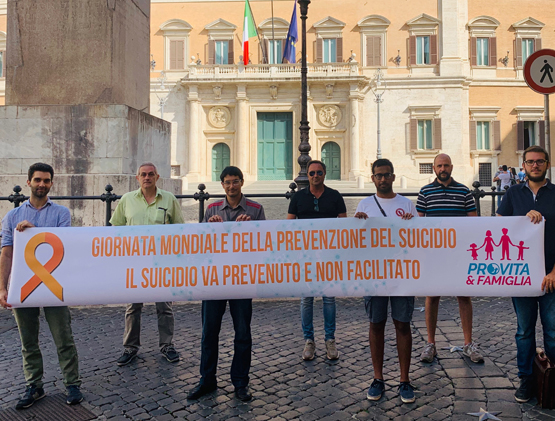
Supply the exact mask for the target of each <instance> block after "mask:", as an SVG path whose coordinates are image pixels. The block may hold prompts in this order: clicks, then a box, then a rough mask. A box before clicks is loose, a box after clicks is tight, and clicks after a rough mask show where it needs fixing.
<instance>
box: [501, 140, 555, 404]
mask: <svg viewBox="0 0 555 421" xmlns="http://www.w3.org/2000/svg"><path fill="white" fill-rule="evenodd" d="M522 159H523V161H524V162H523V164H524V170H525V172H526V177H527V178H528V181H526V182H525V183H522V184H517V185H515V186H512V187H511V188H510V189H509V190H507V193H505V198H504V199H503V201H502V202H501V206H500V207H499V209H497V215H498V216H523V215H526V216H528V217H529V218H530V220H531V221H532V222H533V223H534V224H537V223H538V222H540V221H541V220H542V218H545V233H544V254H545V273H546V275H545V278H543V282H542V290H543V291H544V292H545V295H543V296H541V297H514V298H513V306H514V309H515V312H516V319H517V331H516V335H515V339H516V349H517V353H516V362H517V365H518V377H519V378H520V387H519V388H518V390H517V391H516V393H515V399H516V401H517V402H519V403H524V402H528V401H529V400H530V399H531V398H532V397H533V396H534V382H533V380H532V364H533V363H534V357H535V355H536V321H537V319H538V306H539V309H540V320H541V323H542V326H543V343H544V346H545V352H546V354H547V357H548V358H549V359H550V360H551V361H553V362H555V242H554V241H553V238H555V186H554V185H553V184H552V183H551V182H550V181H549V180H548V179H546V178H545V176H546V174H547V169H548V168H549V166H550V163H549V155H548V153H547V151H546V150H545V149H543V148H542V147H540V146H530V147H529V148H528V149H526V150H525V151H524V155H523V157H522Z"/></svg>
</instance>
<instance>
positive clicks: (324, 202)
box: [288, 186, 347, 219]
mask: <svg viewBox="0 0 555 421" xmlns="http://www.w3.org/2000/svg"><path fill="white" fill-rule="evenodd" d="M346 212H347V208H346V207H345V201H344V200H343V197H342V196H341V194H339V192H338V191H337V190H334V189H330V188H329V187H326V186H324V193H322V195H321V196H320V197H319V198H318V199H316V197H314V195H313V194H312V193H311V192H310V187H306V188H304V189H302V190H299V191H298V192H297V193H295V195H293V197H292V198H291V203H289V210H288V213H291V214H293V215H295V216H296V217H297V218H298V219H316V218H337V216H338V215H339V214H340V213H346Z"/></svg>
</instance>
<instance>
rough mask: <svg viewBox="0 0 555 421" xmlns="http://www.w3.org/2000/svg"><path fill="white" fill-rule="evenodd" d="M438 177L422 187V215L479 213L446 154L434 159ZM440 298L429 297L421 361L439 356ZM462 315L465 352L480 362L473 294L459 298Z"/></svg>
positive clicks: (417, 206) (419, 201)
mask: <svg viewBox="0 0 555 421" xmlns="http://www.w3.org/2000/svg"><path fill="white" fill-rule="evenodd" d="M434 172H435V174H436V177H437V178H436V179H435V180H434V182H433V183H431V184H428V185H426V186H424V187H422V189H421V190H420V194H419V195H418V201H417V203H416V210H417V211H418V215H419V216H426V217H438V216H443V217H445V216H447V217H451V216H477V213H476V204H475V202H474V197H473V196H472V194H471V193H470V190H469V189H468V187H466V186H465V185H463V184H461V183H457V182H456V181H455V180H454V179H453V178H452V177H451V173H452V172H453V164H452V163H451V158H450V157H449V155H447V154H439V155H438V156H436V157H435V159H434ZM440 298H441V297H426V328H427V330H428V343H427V344H426V347H425V348H424V351H423V352H422V355H421V356H420V361H422V362H426V363H431V362H432V361H433V360H434V357H435V356H436V355H437V350H436V344H435V342H436V326H437V314H438V310H439V300H440ZM457 299H458V301H459V314H460V316H461V325H462V330H463V334H464V347H463V354H464V355H465V356H467V357H468V358H470V360H471V361H472V362H473V363H481V362H483V361H484V357H482V354H481V353H480V351H479V350H478V346H477V345H476V344H475V343H474V342H473V341H472V301H471V300H470V297H457Z"/></svg>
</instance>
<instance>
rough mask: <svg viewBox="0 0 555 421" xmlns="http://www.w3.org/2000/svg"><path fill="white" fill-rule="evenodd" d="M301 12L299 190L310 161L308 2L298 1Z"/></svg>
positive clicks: (303, 184)
mask: <svg viewBox="0 0 555 421" xmlns="http://www.w3.org/2000/svg"><path fill="white" fill-rule="evenodd" d="M298 3H299V8H300V12H301V25H302V29H301V37H302V44H301V45H302V57H301V125H300V126H299V131H300V134H301V136H300V137H301V143H300V144H299V152H300V153H301V154H300V156H299V158H298V159H297V162H298V163H299V165H300V167H301V170H300V171H299V175H298V176H297V178H295V183H297V186H298V188H299V189H302V188H304V187H307V186H308V174H307V168H306V164H308V162H309V161H310V155H308V153H309V152H310V143H309V142H308V140H309V139H308V137H309V131H310V126H309V125H308V110H307V109H308V79H307V75H308V68H307V64H306V17H307V13H308V5H309V4H310V0H298Z"/></svg>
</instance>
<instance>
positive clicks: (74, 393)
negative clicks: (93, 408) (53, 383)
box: [66, 386, 83, 405]
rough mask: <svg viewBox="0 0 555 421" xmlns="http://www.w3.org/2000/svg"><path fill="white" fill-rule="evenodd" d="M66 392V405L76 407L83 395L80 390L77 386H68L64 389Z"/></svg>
mask: <svg viewBox="0 0 555 421" xmlns="http://www.w3.org/2000/svg"><path fill="white" fill-rule="evenodd" d="M66 390H67V400H66V403H67V404H68V405H77V404H78V403H80V402H81V401H82V400H83V394H82V393H81V389H79V386H68V387H66Z"/></svg>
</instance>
